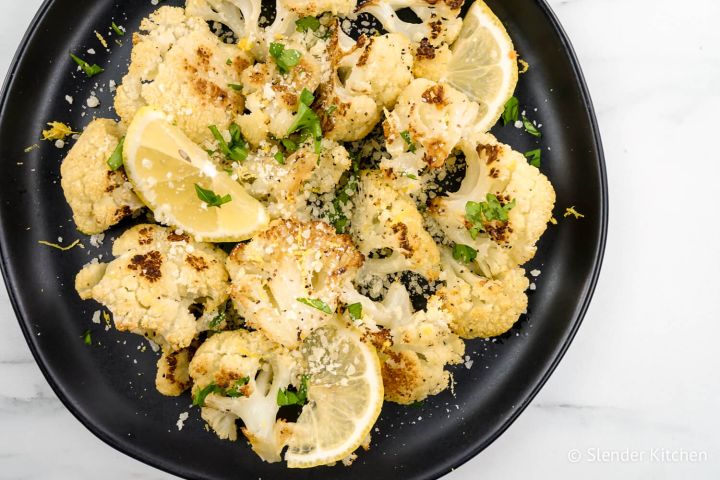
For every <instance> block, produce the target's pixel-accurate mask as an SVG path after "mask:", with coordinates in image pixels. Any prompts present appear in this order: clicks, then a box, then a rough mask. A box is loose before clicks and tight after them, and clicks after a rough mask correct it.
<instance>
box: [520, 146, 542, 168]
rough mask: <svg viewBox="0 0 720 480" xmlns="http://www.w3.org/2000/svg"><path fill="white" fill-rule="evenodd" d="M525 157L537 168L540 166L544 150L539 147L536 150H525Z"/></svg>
mask: <svg viewBox="0 0 720 480" xmlns="http://www.w3.org/2000/svg"><path fill="white" fill-rule="evenodd" d="M524 155H525V158H527V159H528V161H529V162H530V165H532V166H533V167H535V168H540V157H541V156H542V150H540V149H539V148H536V149H535V150H530V151H527V152H525V154H524Z"/></svg>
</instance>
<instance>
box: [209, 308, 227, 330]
mask: <svg viewBox="0 0 720 480" xmlns="http://www.w3.org/2000/svg"><path fill="white" fill-rule="evenodd" d="M224 320H225V312H220V313H218V314H217V315H215V318H213V319H212V320H210V323H208V327H210V330H217V328H218V327H219V326H220V324H221V323H222V322H223V321H224Z"/></svg>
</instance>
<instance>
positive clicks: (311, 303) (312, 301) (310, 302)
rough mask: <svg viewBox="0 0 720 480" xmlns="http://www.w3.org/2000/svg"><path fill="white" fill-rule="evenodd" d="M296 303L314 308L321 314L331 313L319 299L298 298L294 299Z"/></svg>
mask: <svg viewBox="0 0 720 480" xmlns="http://www.w3.org/2000/svg"><path fill="white" fill-rule="evenodd" d="M296 300H297V301H298V302H300V303H302V304H303V305H307V306H308V307H312V308H316V309H318V310H320V311H321V312H323V313H327V314H331V313H333V311H332V309H330V306H329V305H328V304H327V303H325V302H323V301H322V300H320V299H317V298H298V299H296Z"/></svg>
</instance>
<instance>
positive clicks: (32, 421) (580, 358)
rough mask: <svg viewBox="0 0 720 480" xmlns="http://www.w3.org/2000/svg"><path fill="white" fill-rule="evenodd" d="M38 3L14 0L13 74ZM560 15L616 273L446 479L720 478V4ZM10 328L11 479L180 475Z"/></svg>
mask: <svg viewBox="0 0 720 480" xmlns="http://www.w3.org/2000/svg"><path fill="white" fill-rule="evenodd" d="M40 3H41V0H23V1H22V2H20V1H15V0H2V2H0V12H1V13H2V15H0V73H2V74H3V75H4V72H5V71H6V70H7V67H8V65H9V63H10V60H11V58H12V56H13V54H14V51H15V49H16V47H17V45H18V42H19V41H20V38H21V36H22V34H23V32H24V30H25V28H26V26H27V25H28V24H29V22H30V19H31V17H32V16H33V14H34V13H35V10H36V9H37V7H38V6H39V5H40ZM550 3H551V4H552V6H553V8H554V9H555V11H556V13H557V14H558V16H559V17H560V19H561V21H562V23H563V25H564V26H565V28H566V30H567V32H568V34H569V36H570V38H571V39H572V41H573V43H574V45H575V48H576V50H577V53H578V56H579V58H580V62H581V64H582V66H583V68H584V71H585V75H586V77H587V81H588V84H589V87H590V91H591V93H592V96H593V100H594V102H595V106H596V108H597V113H598V116H599V120H600V126H601V129H602V134H603V140H604V144H605V150H606V155H607V166H608V174H609V182H610V189H611V216H610V236H609V242H608V248H607V254H606V258H605V264H604V268H603V273H602V276H601V279H600V283H599V285H598V288H597V292H596V294H595V299H594V301H593V303H592V305H591V307H590V310H589V312H588V314H587V317H586V319H585V323H584V324H583V326H582V328H581V329H580V332H579V333H578V335H577V338H576V339H575V342H574V343H573V344H572V346H571V348H570V350H569V352H568V353H567V355H566V357H565V359H564V360H563V361H562V363H561V364H560V366H559V367H558V369H557V371H556V372H555V374H554V375H553V376H552V378H551V379H550V381H549V382H548V383H547V385H546V386H545V388H544V389H543V390H542V391H541V392H540V394H539V395H538V396H537V398H536V399H535V400H534V401H533V402H532V405H531V406H530V407H529V408H528V409H527V411H526V412H525V413H523V415H521V417H520V418H519V419H518V420H517V421H516V422H515V423H514V424H513V426H512V427H511V428H510V429H509V430H508V431H507V433H505V434H504V435H503V436H502V437H501V438H500V439H499V440H498V441H496V442H495V443H494V444H493V445H492V446H490V447H489V448H488V449H487V450H485V451H484V452H483V453H481V454H480V455H479V456H477V457H476V458H475V459H473V460H472V461H471V462H469V463H468V464H466V465H464V466H463V467H461V468H459V469H458V470H457V471H456V472H454V473H452V474H450V475H448V476H447V477H446V478H448V479H449V480H470V479H477V478H485V479H495V478H503V479H505V480H512V479H523V480H524V479H526V478H538V476H540V477H545V476H549V475H550V474H552V475H553V477H554V478H583V479H605V478H652V479H665V478H668V479H669V478H680V477H681V476H682V477H685V478H694V479H705V478H707V479H709V478H720V433H718V427H720V414H719V413H718V410H716V405H717V404H718V400H717V399H718V398H719V397H720V382H719V381H718V378H719V375H718V372H717V366H718V365H719V362H718V356H717V352H718V347H717V342H718V339H719V338H720V321H719V320H720V288H719V287H720V281H718V277H717V271H716V269H717V268H718V267H720V241H719V238H720V227H718V221H717V219H718V214H717V210H715V207H716V206H717V205H718V200H717V197H716V196H715V195H716V192H717V191H718V190H720V160H719V159H718V154H717V151H718V147H717V146H716V145H715V144H714V142H711V141H710V140H711V139H712V138H715V137H716V136H718V122H717V118H716V116H717V114H718V112H720V93H718V86H720V49H718V48H717V45H718V44H720V29H718V27H717V25H716V23H717V20H718V19H720V2H717V1H716V0H694V1H691V2H685V3H683V4H682V5H680V4H679V3H678V2H676V1H674V0H655V1H650V0H551V1H550ZM713 211H715V212H716V213H712V212H713ZM0 329H1V331H2V335H0V433H1V434H0V478H3V479H5V478H7V479H21V478H22V479H35V478H38V479H40V478H42V479H47V478H52V479H66V478H67V479H70V478H73V479H91V478H98V475H100V477H101V478H105V479H126V478H135V479H162V478H171V477H170V476H169V475H166V474H164V473H162V472H159V471H157V470H155V469H153V468H151V467H148V466H145V465H143V464H140V463H138V462H136V461H135V460H132V459H131V458H129V457H126V456H124V455H123V454H121V453H118V452H116V451H115V450H113V449H112V448H110V447H108V446H106V445H105V444H104V443H102V442H101V441H100V440H98V439H96V438H95V437H94V436H93V435H92V434H91V433H90V432H88V431H87V430H85V428H84V427H82V426H81V425H80V423H78V422H77V421H76V420H75V419H74V418H73V417H72V416H71V415H70V413H69V412H68V411H66V410H65V408H64V407H63V406H62V405H61V404H60V402H59V401H58V400H57V398H56V397H55V395H54V394H53V392H52V390H51V389H50V387H49V386H48V385H47V383H46V382H45V380H44V378H43V377H42V375H41V374H40V371H39V369H38V367H37V366H36V365H35V363H34V361H33V359H32V357H31V355H30V352H29V350H28V348H27V346H26V344H25V341H24V339H23V338H22V335H21V333H20V329H19V327H18V324H17V322H16V320H15V316H14V314H13V313H12V311H11V308H10V304H9V301H8V299H7V294H6V292H5V290H4V288H0ZM633 452H635V453H634V456H633V457H632V458H629V459H626V458H617V457H618V456H623V457H624V456H625V455H628V454H632V453H633ZM669 452H675V457H672V458H668V455H669ZM682 452H685V453H684V454H683V453H682ZM690 452H696V455H699V456H700V459H699V461H697V462H693V461H689V460H690V459H689V455H690ZM703 452H704V453H703ZM602 456H608V458H607V460H608V461H603V459H602ZM610 457H613V458H610ZM100 472H101V473H100ZM539 472H540V475H538V473H539Z"/></svg>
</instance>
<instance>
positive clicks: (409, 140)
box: [400, 130, 417, 153]
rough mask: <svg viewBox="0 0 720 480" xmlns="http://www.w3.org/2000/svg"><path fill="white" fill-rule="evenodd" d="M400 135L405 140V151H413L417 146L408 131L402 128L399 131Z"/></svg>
mask: <svg viewBox="0 0 720 480" xmlns="http://www.w3.org/2000/svg"><path fill="white" fill-rule="evenodd" d="M400 136H401V137H402V139H403V140H405V146H406V147H407V151H408V152H410V153H415V152H416V151H417V146H416V145H415V142H413V139H412V137H411V136H410V132H408V131H407V130H404V131H402V132H400Z"/></svg>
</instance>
